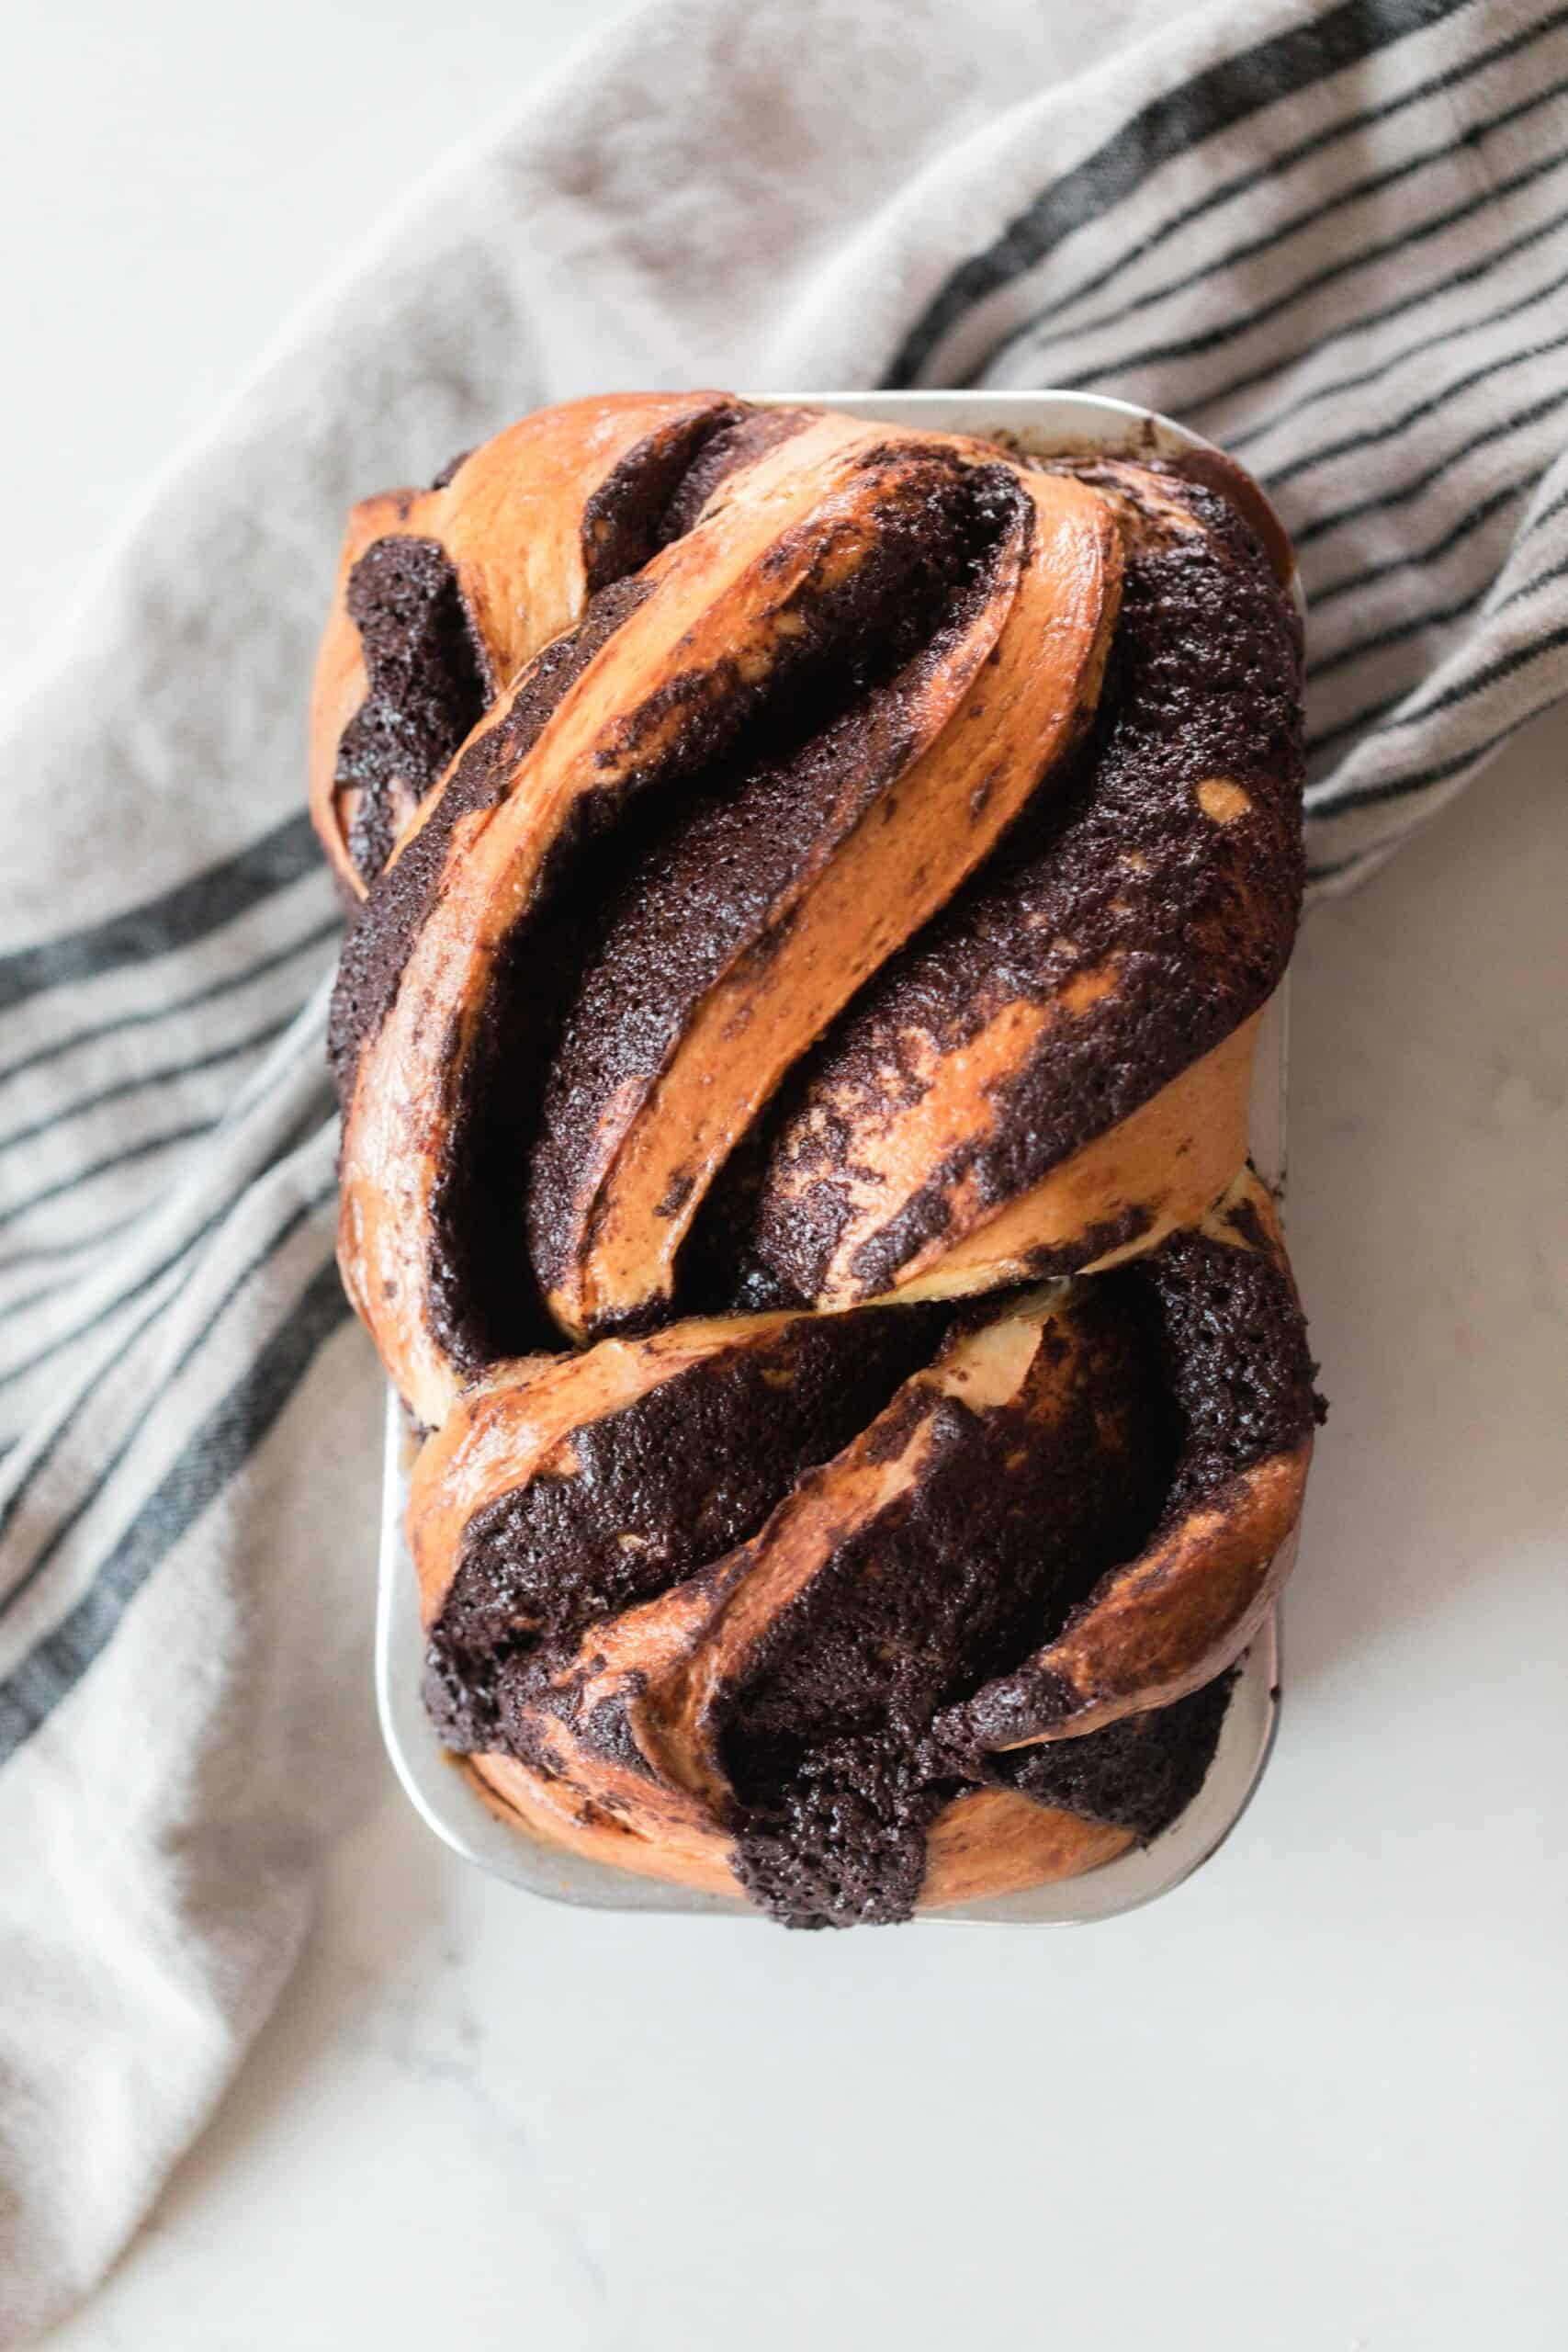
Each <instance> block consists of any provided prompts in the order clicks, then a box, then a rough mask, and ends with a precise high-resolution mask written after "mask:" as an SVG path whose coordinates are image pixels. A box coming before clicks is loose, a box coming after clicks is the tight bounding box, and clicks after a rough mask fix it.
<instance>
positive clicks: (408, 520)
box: [310, 392, 739, 901]
mask: <svg viewBox="0 0 1568 2352" xmlns="http://www.w3.org/2000/svg"><path fill="white" fill-rule="evenodd" d="M738 413H739V402H738V401H734V400H732V399H730V398H729V397H728V395H727V394H724V393H722V392H682V393H673V392H635V393H634V392H622V393H609V394H606V395H605V396H604V397H603V398H601V399H598V400H592V401H569V402H568V403H567V404H566V405H565V406H563V407H559V408H547V409H540V410H539V411H538V412H537V413H536V414H535V415H533V416H527V417H525V418H524V419H523V420H522V422H521V423H520V424H513V425H511V426H509V427H508V429H507V430H506V431H505V432H504V433H498V434H497V435H495V437H494V439H493V440H491V441H487V442H486V443H485V444H484V446H483V447H481V448H479V449H475V450H473V451H472V452H471V453H470V454H469V455H468V457H467V458H464V459H463V461H462V462H461V463H460V464H459V465H458V467H457V470H456V472H455V473H454V474H453V476H452V478H451V480H450V481H447V482H446V484H445V486H444V487H442V488H439V489H434V490H400V491H389V492H383V493H382V494H381V495H380V496H378V497H376V498H367V499H366V500H364V501H363V502H362V503H360V504H359V505H357V506H356V507H355V509H354V511H353V513H352V515H350V517H349V523H348V530H347V533H346V535H345V537H344V547H343V553H342V556H341V557H340V559H339V562H338V571H337V580H336V583H335V585H334V587H333V601H332V606H331V610H330V612H329V615H328V619H327V626H326V629H325V632H324V634H323V636H322V639H321V651H320V654H319V655H318V657H317V666H316V681H315V688H314V692H313V695H312V697H311V704H310V814H311V817H312V820H313V821H314V823H315V827H316V831H317V833H318V835H319V836H320V839H321V846H322V848H323V849H324V850H325V852H326V854H327V858H328V861H329V863H330V864H331V866H332V869H333V876H334V877H335V878H336V880H337V883H338V886H339V888H340V889H341V890H342V891H343V893H344V897H345V898H346V899H349V900H350V901H357V900H359V899H363V898H364V897H365V893H366V883H365V877H364V876H363V875H362V874H361V873H360V871H359V868H358V866H357V865H356V864H355V859H354V855H353V853H352V850H351V847H350V834H351V832H352V830H353V824H354V818H355V810H356V808H357V805H358V794H357V791H356V789H355V786H352V785H344V784H343V783H341V782H340V781H339V780H338V776H337V766H338V754H339V746H340V744H341V742H342V740H343V734H344V729H345V728H346V727H347V725H348V723H349V721H350V720H351V719H352V718H354V716H355V712H356V711H358V710H359V708H360V707H361V706H362V704H363V703H364V700H365V695H366V688H367V677H366V670H365V662H364V659H363V652H362V647H361V642H360V635H359V631H358V629H357V628H355V624H354V622H353V620H352V619H351V618H350V617H349V613H348V606H347V594H348V583H349V579H350V576H351V574H352V573H353V571H354V567H355V564H356V563H357V562H358V561H359V560H360V558H361V557H362V556H363V555H364V554H365V553H366V552H367V549H368V548H370V547H372V546H373V545H374V544H375V543H376V541H377V540H378V539H382V538H386V537H407V538H413V539H427V540H429V541H431V542H433V543H434V545H435V546H436V547H438V548H441V549H442V551H443V552H444V554H445V555H446V559H447V560H448V561H449V563H450V564H451V566H452V569H453V571H454V572H455V574H456V577H457V589H458V593H459V594H460V595H461V597H462V600H463V605H464V607H465V610H466V613H467V615H468V622H469V627H470V628H471V631H472V634H473V637H474V639H475V642H476V644H477V645H478V647H479V649H480V650H481V651H482V654H483V657H484V661H485V663H486V665H487V667H488V669H489V672H490V679H491V685H492V687H493V689H494V690H495V691H497V692H499V691H502V690H503V689H504V688H505V687H506V686H507V685H508V684H510V683H511V681H512V680H513V678H514V677H515V676H516V674H517V672H518V671H519V670H520V669H522V668H523V667H524V666H525V664H526V663H527V662H531V661H532V660H533V658H534V656H535V655H536V653H537V652H538V651H539V650H541V648H542V647H544V646H546V645H548V644H549V643H550V641H551V639H554V638H557V637H559V636H560V635H561V633H562V631H563V630H566V629H569V628H571V627H572V626H573V624H574V623H575V622H576V621H577V620H579V619H580V618H581V613H582V608H583V605H585V603H586V602H587V599H588V594H589V587H590V579H591V572H592V566H593V563H594V560H595V555H596V553H598V554H601V555H602V553H603V548H602V535H596V533H595V529H594V515H593V509H594V501H595V499H596V497H597V496H598V495H599V494H600V493H602V492H603V491H604V488H605V485H606V484H607V483H608V482H609V481H611V480H612V479H613V477H614V476H615V471H616V469H617V468H619V467H622V466H625V465H626V463H627V461H628V460H629V459H631V458H633V457H634V456H635V455H637V453H642V455H643V456H644V457H645V458H647V459H648V460H649V462H650V463H651V464H654V465H657V463H658V461H659V459H660V457H661V456H662V455H663V454H664V452H665V451H666V450H667V449H668V448H670V447H671V445H672V444H673V443H674V442H675V441H676V440H677V439H678V438H679V436H680V435H681V434H682V431H683V430H685V429H688V428H689V427H690V426H691V425H692V424H694V423H701V422H703V421H704V420H706V419H708V418H716V419H719V420H722V419H724V418H727V417H731V416H734V415H736V414H738ZM427 797H428V796H427ZM427 813H428V810H427ZM399 814H400V820H401V821H400V822H399V823H398V824H397V826H396V827H395V829H394V830H395V831H397V832H399V833H400V832H402V831H404V830H405V827H406V825H407V823H408V821H409V820H410V819H411V817H412V814H413V811H412V807H403V808H400V811H399Z"/></svg>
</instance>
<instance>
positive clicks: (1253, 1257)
mask: <svg viewBox="0 0 1568 2352" xmlns="http://www.w3.org/2000/svg"><path fill="white" fill-rule="evenodd" d="M1092 1279H1093V1282H1094V1287H1095V1289H1096V1291H1097V1292H1099V1291H1100V1290H1101V1289H1107V1290H1113V1291H1119V1292H1121V1293H1122V1294H1123V1295H1125V1294H1129V1293H1131V1294H1139V1295H1142V1297H1143V1299H1144V1301H1145V1308H1146V1311H1148V1312H1149V1313H1150V1314H1151V1316H1152V1318H1153V1323H1152V1328H1153V1331H1154V1335H1155V1341H1154V1344H1155V1348H1156V1354H1157V1358H1158V1363H1159V1378H1160V1385H1161V1388H1162V1391H1163V1393H1164V1395H1165V1397H1167V1399H1168V1412H1169V1416H1170V1422H1169V1427H1170V1431H1171V1438H1172V1453H1171V1455H1170V1456H1169V1457H1168V1476H1167V1482H1166V1487H1165V1492H1164V1498H1163V1500H1162V1502H1161V1505H1160V1509H1159V1512H1158V1518H1157V1524H1156V1526H1155V1527H1154V1528H1153V1530H1152V1531H1151V1532H1152V1533H1153V1534H1154V1535H1155V1536H1158V1535H1160V1534H1163V1533H1165V1532H1168V1531H1169V1530H1170V1529H1172V1528H1174V1527H1175V1526H1176V1525H1177V1524H1178V1523H1179V1521H1181V1520H1182V1519H1183V1518H1185V1517H1186V1515H1187V1514H1188V1513H1189V1512H1190V1510H1193V1509H1194V1507H1195V1506H1197V1505H1199V1504H1201V1503H1207V1502H1213V1501H1215V1500H1217V1499H1218V1498H1220V1497H1221V1495H1222V1494H1223V1493H1224V1488H1225V1487H1226V1486H1227V1485H1228V1484H1229V1483H1230V1482H1231V1481H1232V1480H1233V1479H1235V1478H1237V1477H1239V1476H1241V1475H1242V1474H1243V1473H1244V1472H1246V1471H1247V1470H1250V1469H1253V1468H1254V1467H1256V1465H1257V1464H1258V1463H1260V1462H1263V1461H1266V1460H1269V1459H1270V1458H1273V1457H1277V1456H1280V1455H1281V1454H1285V1453H1292V1452H1293V1451H1294V1450H1295V1448H1296V1447H1298V1446H1299V1445H1301V1444H1303V1442H1304V1441H1305V1440H1306V1439H1307V1438H1308V1437H1310V1436H1311V1434H1312V1432H1313V1430H1314V1428H1315V1427H1316V1426H1317V1424H1318V1423H1319V1422H1321V1421H1322V1420H1323V1419H1325V1416H1326V1412H1327V1408H1326V1407H1325V1404H1324V1401H1323V1399H1322V1397H1320V1396H1319V1395H1318V1394H1317V1391H1316V1390H1315V1388H1314V1385H1313V1383H1314V1377H1315V1375H1316V1372H1317V1366H1316V1364H1315V1363H1314V1362H1313V1359H1312V1353H1311V1351H1310V1349H1309V1347H1308V1345H1307V1330H1306V1322H1305V1318H1304V1317H1303V1314H1302V1310H1301V1302H1300V1301H1299V1299H1298V1298H1297V1296H1296V1293H1295V1286H1294V1284H1293V1283H1292V1280H1291V1278H1290V1275H1289V1273H1288V1272H1286V1271H1285V1269H1284V1268H1283V1267H1282V1266H1281V1265H1280V1264H1278V1263H1277V1262H1276V1261H1274V1259H1273V1258H1272V1257H1271V1256H1265V1255H1264V1254H1263V1253H1262V1252H1261V1251H1258V1250H1243V1249H1238V1248H1236V1247H1235V1246H1233V1245H1232V1244H1231V1243H1229V1242H1226V1241H1222V1240H1219V1239H1217V1238H1215V1237H1213V1235H1210V1234H1205V1233H1201V1232H1198V1231H1196V1230H1191V1229H1189V1230H1187V1231H1184V1232H1180V1233H1175V1234H1172V1235H1171V1236H1170V1237H1169V1238H1168V1239H1167V1240H1165V1241H1163V1242H1161V1243H1160V1245H1159V1247H1158V1248H1157V1249H1156V1250H1150V1251H1149V1252H1148V1253H1147V1255H1146V1256H1145V1257H1141V1258H1134V1259H1133V1260H1132V1261H1131V1262H1130V1263H1129V1264H1127V1265H1125V1266H1123V1267H1121V1268H1119V1269H1118V1270H1117V1271H1116V1272H1113V1273H1110V1274H1100V1275H1096V1276H1094V1277H1093V1278H1092ZM1052 1630H1053V1632H1059V1631H1060V1630H1061V1629H1060V1627H1056V1628H1054V1629H1052ZM1076 1703H1077V1693H1076V1692H1075V1691H1072V1690H1070V1689H1067V1688H1066V1687H1065V1686H1064V1684H1063V1682H1062V1678H1061V1677H1060V1676H1059V1675H1055V1674H1054V1673H1052V1672H1051V1671H1050V1670H1049V1669H1048V1668H1039V1667H1034V1666H1030V1665H1024V1666H1021V1667H1020V1668H1017V1669H1016V1670H1015V1671H1013V1672H1011V1673H1009V1674H1006V1675H1004V1676H1001V1677H999V1678H998V1679H996V1680H995V1681H993V1682H992V1683H991V1685H990V1687H989V1688H988V1689H987V1691H986V1692H985V1694H984V1696H983V1697H980V1698H977V1699H976V1700H975V1701H973V1702H971V1703H970V1704H968V1705H967V1706H965V1707H964V1709H963V1711H962V1723H961V1728H955V1727H950V1730H951V1732H952V1736H954V1737H955V1738H961V1739H962V1740H963V1741H965V1742H969V1741H973V1742H974V1743H976V1746H977V1747H981V1748H988V1747H999V1746H1000V1745H1002V1744H1003V1743H1005V1742H1006V1741H1008V1740H1010V1739H1017V1738H1021V1737H1024V1736H1028V1734H1029V1733H1030V1732H1032V1730H1034V1729H1036V1728H1038V1727H1039V1726H1041V1725H1043V1724H1051V1723H1052V1722H1054V1721H1055V1722H1060V1721H1061V1720H1062V1719H1063V1718H1064V1716H1065V1714H1066V1712H1067V1711H1068V1710H1069V1709H1070V1708H1071V1707H1072V1706H1074V1705H1075V1704H1076Z"/></svg>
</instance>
